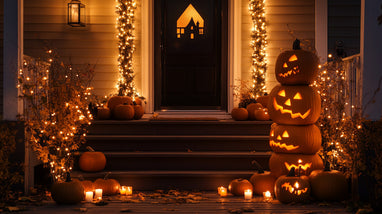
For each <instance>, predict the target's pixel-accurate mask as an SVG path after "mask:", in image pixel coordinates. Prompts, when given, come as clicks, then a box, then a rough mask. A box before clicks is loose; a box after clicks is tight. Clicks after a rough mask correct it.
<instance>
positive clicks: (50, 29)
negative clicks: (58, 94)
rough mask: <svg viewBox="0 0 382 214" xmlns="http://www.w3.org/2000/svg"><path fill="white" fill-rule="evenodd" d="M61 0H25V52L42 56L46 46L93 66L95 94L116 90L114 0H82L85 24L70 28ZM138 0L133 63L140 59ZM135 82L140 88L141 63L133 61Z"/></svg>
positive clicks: (66, 57)
mask: <svg viewBox="0 0 382 214" xmlns="http://www.w3.org/2000/svg"><path fill="white" fill-rule="evenodd" d="M69 2H70V1H62V0H27V1H24V5H25V9H24V22H25V26H24V29H25V32H24V39H25V43H24V48H25V49H24V53H25V54H26V55H30V56H32V57H43V56H45V55H46V54H45V51H46V49H47V48H53V49H54V50H56V51H57V52H58V54H59V55H60V56H61V57H62V58H63V59H64V60H65V61H66V62H71V63H72V64H74V65H84V64H87V63H90V64H93V65H96V68H95V76H94V80H93V86H94V89H95V90H94V93H95V94H97V95H102V96H103V95H109V94H112V93H116V92H117V89H116V87H115V86H116V83H117V80H118V77H119V73H118V61H117V58H118V39H117V37H116V36H117V30H116V26H115V24H116V18H117V15H116V13H115V6H116V2H115V1H104V0H82V1H81V2H82V3H83V4H85V5H86V13H87V20H86V21H87V24H86V27H77V28H76V27H70V26H68V25H67V24H66V23H67V3H69ZM140 6H141V4H140V1H138V8H137V13H136V16H137V24H136V29H137V31H136V32H137V36H136V48H137V49H136V53H135V55H134V57H135V59H134V62H140V60H141V59H140V53H141V51H140V41H141V40H140V32H141V31H140V20H141V18H140V11H141V10H140ZM134 68H135V71H136V83H137V86H138V87H140V85H141V84H140V80H141V75H140V69H141V67H140V65H139V64H134Z"/></svg>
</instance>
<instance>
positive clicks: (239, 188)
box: [228, 178, 253, 195]
mask: <svg viewBox="0 0 382 214" xmlns="http://www.w3.org/2000/svg"><path fill="white" fill-rule="evenodd" d="M246 189H250V190H253V187H252V184H251V182H249V181H248V180H247V179H243V178H238V179H235V180H233V181H231V183H229V185H228V190H229V191H230V192H231V193H232V194H233V195H244V191H245V190H246Z"/></svg>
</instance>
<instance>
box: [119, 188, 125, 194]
mask: <svg viewBox="0 0 382 214" xmlns="http://www.w3.org/2000/svg"><path fill="white" fill-rule="evenodd" d="M119 193H121V195H126V186H121V189H120V190H119Z"/></svg>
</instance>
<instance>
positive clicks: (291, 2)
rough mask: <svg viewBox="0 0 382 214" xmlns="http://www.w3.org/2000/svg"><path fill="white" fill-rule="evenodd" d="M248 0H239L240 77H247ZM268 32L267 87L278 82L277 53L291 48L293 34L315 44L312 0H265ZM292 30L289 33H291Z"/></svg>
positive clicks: (249, 23) (249, 55) (268, 89)
mask: <svg viewBox="0 0 382 214" xmlns="http://www.w3.org/2000/svg"><path fill="white" fill-rule="evenodd" d="M248 3H249V0H242V79H248V80H250V79H251V77H250V75H251V74H250V70H251V69H250V68H251V54H252V51H251V50H250V49H249V44H250V29H251V26H252V21H251V17H250V15H249V13H248ZM265 5H266V19H267V33H268V49H267V57H268V68H267V73H266V85H267V91H268V92H270V90H271V89H272V88H273V87H274V86H275V85H276V84H277V83H278V82H277V81H276V78H275V76H274V72H275V71H274V69H275V65H274V64H275V62H276V59H277V56H278V55H279V54H280V53H281V52H282V51H284V50H288V49H291V48H292V43H293V41H294V39H295V37H297V38H299V39H300V40H304V42H305V41H310V42H311V44H313V45H314V33H315V32H314V24H315V22H314V15H315V14H314V12H315V8H314V0H266V2H265ZM291 32H292V33H291Z"/></svg>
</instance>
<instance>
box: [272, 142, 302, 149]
mask: <svg viewBox="0 0 382 214" xmlns="http://www.w3.org/2000/svg"><path fill="white" fill-rule="evenodd" d="M269 144H270V145H271V146H275V147H279V148H281V149H286V150H288V151H290V150H295V149H297V148H299V147H300V146H294V145H286V144H285V143H279V142H275V141H273V140H270V141H269Z"/></svg>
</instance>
